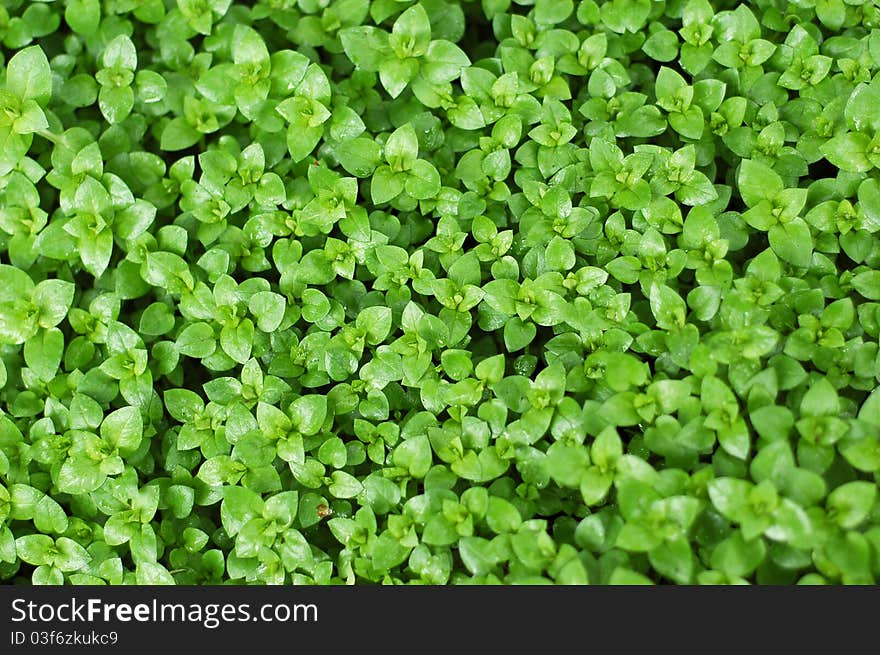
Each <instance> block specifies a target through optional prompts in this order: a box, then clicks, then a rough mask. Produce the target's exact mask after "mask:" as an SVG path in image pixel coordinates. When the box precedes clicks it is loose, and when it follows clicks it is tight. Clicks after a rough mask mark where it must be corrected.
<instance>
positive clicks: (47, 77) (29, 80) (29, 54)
mask: <svg viewBox="0 0 880 655" xmlns="http://www.w3.org/2000/svg"><path fill="white" fill-rule="evenodd" d="M6 90H7V91H9V92H10V93H12V94H14V95H16V96H18V97H19V98H20V99H21V100H36V101H37V102H38V103H39V104H40V105H45V104H46V103H48V102H49V98H50V97H51V96H52V71H51V70H50V68H49V60H48V59H46V54H45V53H44V52H43V49H42V48H40V46H37V45H32V46H30V47H27V48H24V49H23V50H19V51H18V52H16V53H15V54H14V55H13V56H12V57H11V58H10V59H9V61H8V62H7V64H6Z"/></svg>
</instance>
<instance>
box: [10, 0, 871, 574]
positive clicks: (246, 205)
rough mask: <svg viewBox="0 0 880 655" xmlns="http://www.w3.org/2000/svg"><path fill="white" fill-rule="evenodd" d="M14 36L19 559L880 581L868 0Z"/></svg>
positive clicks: (157, 23) (550, 7) (64, 570)
mask: <svg viewBox="0 0 880 655" xmlns="http://www.w3.org/2000/svg"><path fill="white" fill-rule="evenodd" d="M0 42H2V46H3V49H2V53H3V57H2V62H3V71H4V72H3V75H2V78H0V387H2V391H0V580H2V581H4V582H5V583H14V584H30V583H33V584H103V583H106V584H156V583H161V584H165V583H168V584H171V583H177V584H219V583H226V582H234V583H256V584H263V583H268V584H371V583H394V584H397V583H414V584H437V585H441V584H460V583H482V584H485V583H500V584H519V583H560V584H586V583H591V584H605V583H612V584H630V583H633V584H635V583H651V582H658V583H675V584H695V583H699V584H739V583H760V584H771V583H772V584H794V583H833V584H838V583H844V584H865V583H873V582H875V581H876V580H877V579H878V576H880V502H878V493H877V487H878V480H880V477H878V471H880V391H877V382H878V379H880V356H878V337H880V245H878V244H880V241H878V238H877V233H878V231H880V171H878V169H880V136H878V134H880V133H878V130H880V80H878V79H877V73H878V69H880V8H878V6H877V3H876V2H875V1H873V0H872V1H863V0H797V1H792V2H786V1H783V0H753V1H751V2H747V3H744V4H743V3H738V2H728V1H725V0H716V1H713V2H710V1H708V0H668V1H663V0H659V1H658V0H611V1H610V2H594V1H593V0H581V1H579V2H573V1H572V0H515V1H514V2H511V0H481V1H462V2H444V1H442V0H420V1H419V2H413V1H412V0H373V1H372V2H370V1H368V0H259V1H258V2H254V3H232V2H230V0H176V1H175V0H63V1H62V0H58V1H55V2H51V1H49V2H23V1H21V0H2V2H0Z"/></svg>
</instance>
